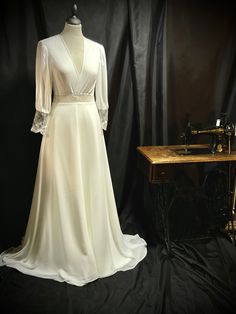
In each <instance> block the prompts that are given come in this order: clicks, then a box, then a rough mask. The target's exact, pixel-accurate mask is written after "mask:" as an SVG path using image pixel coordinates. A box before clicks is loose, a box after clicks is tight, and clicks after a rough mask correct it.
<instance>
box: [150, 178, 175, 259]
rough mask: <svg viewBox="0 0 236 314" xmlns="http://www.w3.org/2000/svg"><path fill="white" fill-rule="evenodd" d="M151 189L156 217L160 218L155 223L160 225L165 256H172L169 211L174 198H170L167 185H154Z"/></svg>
mask: <svg viewBox="0 0 236 314" xmlns="http://www.w3.org/2000/svg"><path fill="white" fill-rule="evenodd" d="M153 188H154V206H155V211H156V213H157V217H160V220H159V221H157V222H156V223H157V224H161V227H162V231H163V236H164V242H165V246H166V250H167V254H168V255H172V251H171V241H170V228H169V209H170V206H171V204H172V202H173V199H174V197H173V196H170V195H169V193H168V192H169V189H170V186H169V184H168V183H160V184H154V185H153ZM159 215H160V216H159Z"/></svg>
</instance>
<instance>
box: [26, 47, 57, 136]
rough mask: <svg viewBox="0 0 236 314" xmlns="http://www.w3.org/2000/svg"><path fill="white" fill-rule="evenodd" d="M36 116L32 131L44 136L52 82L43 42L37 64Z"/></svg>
mask: <svg viewBox="0 0 236 314" xmlns="http://www.w3.org/2000/svg"><path fill="white" fill-rule="evenodd" d="M35 85H36V86H35V87H36V92H35V109H36V112H35V116H34V121H33V125H32V127H31V131H32V132H34V133H39V132H40V133H41V134H44V133H45V130H46V127H47V122H48V115H49V113H50V111H51V102H52V82H51V75H50V66H49V62H48V50H47V47H46V46H45V45H43V43H42V41H39V42H38V45H37V51H36V64H35Z"/></svg>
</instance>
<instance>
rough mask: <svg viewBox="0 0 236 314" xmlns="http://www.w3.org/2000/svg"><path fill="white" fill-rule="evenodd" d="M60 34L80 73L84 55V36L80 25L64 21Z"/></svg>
mask: <svg viewBox="0 0 236 314" xmlns="http://www.w3.org/2000/svg"><path fill="white" fill-rule="evenodd" d="M60 36H61V37H62V39H63V41H64V43H65V45H66V47H67V49H68V50H69V53H70V55H71V58H72V60H73V63H74V65H75V67H76V69H77V71H78V73H80V72H81V69H82V66H83V56H84V36H83V33H82V25H81V24H68V23H67V22H66V23H65V26H64V29H63V31H62V32H61V33H60Z"/></svg>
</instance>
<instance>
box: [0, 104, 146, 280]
mask: <svg viewBox="0 0 236 314" xmlns="http://www.w3.org/2000/svg"><path fill="white" fill-rule="evenodd" d="M145 246H146V243H145V241H144V240H143V239H142V238H140V237H139V236H138V235H137V234H136V235H125V234H123V233H122V231H121V228H120V223H119V219H118V214H117V209H116V204H115V199H114V193H113V188H112V182H111V176H110V170H109V164H108V159H107V153H106V146H105V141H104V136H103V130H102V128H101V123H100V119H99V114H98V110H97V107H96V103H95V101H94V100H92V101H82V102H81V101H80V102H79V101H76V100H73V99H71V100H69V101H68V99H67V100H66V101H60V100H57V99H56V100H54V101H53V103H52V111H51V113H50V116H49V121H48V125H47V129H46V133H45V134H44V136H43V138H42V143H41V148H40V155H39V162H38V168H37V175H36V181H35V187H34V193H33V199H32V205H31V210H30V216H29V220H28V225H27V229H26V233H25V236H24V239H23V241H22V244H21V246H19V247H17V248H15V249H14V250H13V249H11V250H9V251H5V252H3V253H2V254H1V257H2V263H3V264H4V265H7V266H10V267H14V268H16V269H18V270H19V271H21V272H23V273H25V274H29V275H33V276H38V277H42V278H51V279H54V280H57V281H66V282H68V283H70V284H74V285H78V286H82V285H84V284H86V283H88V282H90V281H93V280H95V279H97V278H101V277H107V276H110V275H112V274H114V273H115V272H117V271H125V270H128V269H132V268H134V267H135V266H136V265H137V264H138V263H139V262H140V261H141V260H142V259H143V258H144V257H145V255H146V247H145Z"/></svg>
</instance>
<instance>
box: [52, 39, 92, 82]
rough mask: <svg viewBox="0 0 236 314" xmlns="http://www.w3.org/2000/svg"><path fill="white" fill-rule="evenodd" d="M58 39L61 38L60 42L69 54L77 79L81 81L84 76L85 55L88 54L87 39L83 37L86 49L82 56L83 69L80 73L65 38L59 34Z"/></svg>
mask: <svg viewBox="0 0 236 314" xmlns="http://www.w3.org/2000/svg"><path fill="white" fill-rule="evenodd" d="M58 37H59V38H60V41H61V42H62V45H63V46H64V48H65V50H66V52H67V55H68V57H69V59H70V60H71V64H72V66H73V68H74V71H75V72H76V76H77V79H78V80H79V79H80V77H81V75H82V73H83V70H84V62H85V54H86V53H85V50H86V37H84V36H83V39H84V49H83V56H82V67H81V70H80V71H78V68H77V66H76V65H75V63H74V60H73V58H72V55H71V52H70V50H69V48H68V46H67V44H66V42H65V40H64V38H63V37H62V36H61V34H58Z"/></svg>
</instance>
